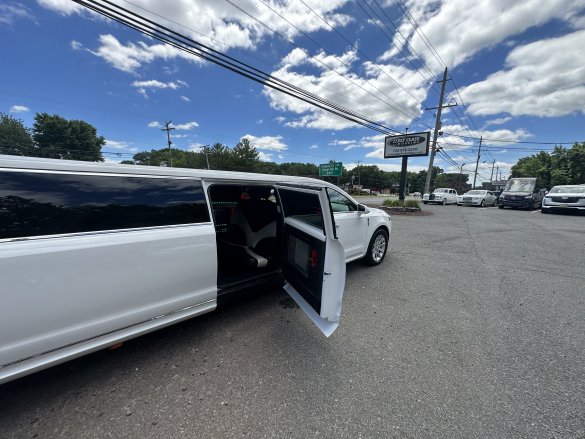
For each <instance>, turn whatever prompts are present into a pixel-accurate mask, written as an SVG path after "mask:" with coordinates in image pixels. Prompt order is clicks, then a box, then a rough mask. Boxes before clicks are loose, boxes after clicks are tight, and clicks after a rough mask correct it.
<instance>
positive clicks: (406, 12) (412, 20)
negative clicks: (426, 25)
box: [394, 0, 447, 67]
mask: <svg viewBox="0 0 585 439" xmlns="http://www.w3.org/2000/svg"><path fill="white" fill-rule="evenodd" d="M394 1H395V2H396V4H397V5H398V7H399V8H400V9H401V10H402V12H403V13H404V16H405V17H406V19H407V20H408V21H409V22H410V24H411V25H412V27H413V29H414V31H415V32H416V33H417V34H418V36H419V37H420V38H421V40H422V42H423V43H424V44H425V45H426V46H427V48H428V49H429V50H430V52H431V55H433V56H434V57H435V59H436V60H437V61H438V63H439V65H441V66H442V67H447V63H445V62H444V61H443V60H442V59H441V56H440V55H439V53H438V52H437V51H436V50H435V48H434V47H433V45H432V44H431V42H430V41H429V40H428V38H427V36H426V35H425V33H424V32H423V30H422V29H421V28H420V26H419V24H418V23H417V22H416V20H415V18H414V17H413V16H412V14H411V13H410V11H409V10H408V8H407V7H406V5H405V4H404V2H403V1H402V0H394ZM419 29H420V31H419Z"/></svg>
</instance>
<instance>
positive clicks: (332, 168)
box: [319, 162, 343, 177]
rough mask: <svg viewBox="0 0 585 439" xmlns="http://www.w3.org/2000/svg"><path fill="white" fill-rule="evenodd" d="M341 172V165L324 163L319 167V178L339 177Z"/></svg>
mask: <svg viewBox="0 0 585 439" xmlns="http://www.w3.org/2000/svg"><path fill="white" fill-rule="evenodd" d="M342 170H343V165H342V163H341V162H335V163H325V164H324V165H319V177H339V176H340V175H341V171H342Z"/></svg>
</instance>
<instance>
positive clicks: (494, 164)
mask: <svg viewBox="0 0 585 439" xmlns="http://www.w3.org/2000/svg"><path fill="white" fill-rule="evenodd" d="M494 166H496V159H494V162H493V163H492V175H490V185H491V184H492V182H493V181H494Z"/></svg>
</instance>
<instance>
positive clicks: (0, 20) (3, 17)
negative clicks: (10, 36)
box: [0, 3, 35, 26]
mask: <svg viewBox="0 0 585 439" xmlns="http://www.w3.org/2000/svg"><path fill="white" fill-rule="evenodd" d="M20 18H27V19H29V20H33V21H35V19H34V16H33V14H32V13H31V11H30V9H29V8H27V7H26V6H24V5H20V4H17V3H15V4H0V24H6V25H9V26H11V25H12V24H14V22H15V21H16V20H17V19H20Z"/></svg>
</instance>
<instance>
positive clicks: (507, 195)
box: [498, 177, 545, 209]
mask: <svg viewBox="0 0 585 439" xmlns="http://www.w3.org/2000/svg"><path fill="white" fill-rule="evenodd" d="M544 193H545V189H544V188H541V187H539V185H538V180H537V179H536V178H532V177H528V178H511V179H509V180H508V183H506V187H505V188H504V190H503V191H502V193H501V194H500V198H499V199H498V207H499V208H500V209H503V208H504V207H516V208H522V209H535V208H538V207H540V204H541V203H542V198H543V197H544Z"/></svg>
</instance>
